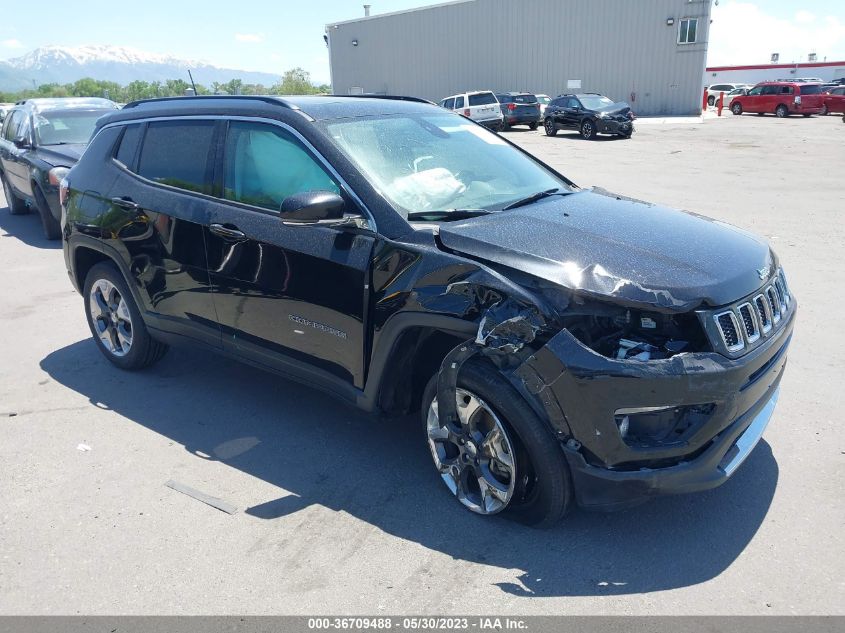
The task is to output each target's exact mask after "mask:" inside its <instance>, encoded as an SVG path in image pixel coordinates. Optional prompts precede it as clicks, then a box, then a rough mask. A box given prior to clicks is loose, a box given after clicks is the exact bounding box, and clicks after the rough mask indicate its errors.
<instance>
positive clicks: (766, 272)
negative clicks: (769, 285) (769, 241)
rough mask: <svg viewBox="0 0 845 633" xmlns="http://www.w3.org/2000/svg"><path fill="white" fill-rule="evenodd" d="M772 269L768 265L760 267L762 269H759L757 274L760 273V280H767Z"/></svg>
mask: <svg viewBox="0 0 845 633" xmlns="http://www.w3.org/2000/svg"><path fill="white" fill-rule="evenodd" d="M771 270H772V269H771V268H769V267H768V266H766V267H765V268H760V269H759V270H758V271H757V274H758V275H759V277H760V280H761V281H765V280H766V278H767V277H768V276H769V273H770V272H771Z"/></svg>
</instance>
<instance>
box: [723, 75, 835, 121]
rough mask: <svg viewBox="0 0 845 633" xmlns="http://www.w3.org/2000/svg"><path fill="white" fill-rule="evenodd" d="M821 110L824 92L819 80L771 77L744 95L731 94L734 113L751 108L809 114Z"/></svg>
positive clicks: (781, 114)
mask: <svg viewBox="0 0 845 633" xmlns="http://www.w3.org/2000/svg"><path fill="white" fill-rule="evenodd" d="M823 111H824V96H823V94H822V91H821V87H820V85H819V84H811V83H800V82H795V81H793V82H786V81H772V82H766V83H761V84H757V85H756V86H754V87H753V88H752V89H751V90H749V91H748V94H747V95H739V96H737V97H734V99H733V101H732V102H731V112H733V113H734V114H736V115H740V114H743V113H745V112H754V113H756V114H758V115H760V116H762V115H764V114H767V113H771V114H775V115H777V116H778V117H787V116H789V115H790V114H803V115H804V116H805V117H808V116H810V115H813V114H821V113H822V112H823Z"/></svg>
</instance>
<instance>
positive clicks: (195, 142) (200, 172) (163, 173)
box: [138, 121, 214, 194]
mask: <svg viewBox="0 0 845 633" xmlns="http://www.w3.org/2000/svg"><path fill="white" fill-rule="evenodd" d="M213 136H214V122H213V121H160V122H156V123H150V124H149V125H148V126H147V133H146V134H145V135H144V144H143V146H142V147H141V159H140V160H139V161H138V174H139V175H141V176H143V177H144V178H147V179H149V180H152V181H154V182H158V183H161V184H163V185H170V186H171V187H178V188H180V189H186V190H188V191H197V192H200V193H206V194H210V193H211V177H210V171H211V169H210V166H211V162H210V160H209V155H210V153H211V140H212V137H213Z"/></svg>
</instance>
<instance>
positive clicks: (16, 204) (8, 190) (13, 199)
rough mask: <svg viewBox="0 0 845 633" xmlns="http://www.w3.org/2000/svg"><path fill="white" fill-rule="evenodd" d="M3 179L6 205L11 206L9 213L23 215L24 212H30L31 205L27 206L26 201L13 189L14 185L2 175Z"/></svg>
mask: <svg viewBox="0 0 845 633" xmlns="http://www.w3.org/2000/svg"><path fill="white" fill-rule="evenodd" d="M2 180H3V195H5V196H6V206H8V207H9V213H11V214H12V215H23V214H24V213H29V207H27V206H26V202H24V201H23V200H21V199H20V198H18V197H17V196H16V195H15V192H14V191H12V187H11V186H9V183H8V182H6V177H5V176H3V177H2Z"/></svg>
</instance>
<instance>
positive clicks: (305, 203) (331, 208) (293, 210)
mask: <svg viewBox="0 0 845 633" xmlns="http://www.w3.org/2000/svg"><path fill="white" fill-rule="evenodd" d="M345 208H346V201H345V200H344V199H343V198H341V197H340V196H339V195H338V194H336V193H333V192H331V191H306V192H305V193H297V194H295V195H292V196H289V197H287V198H285V199H284V200H283V201H282V207H281V209H280V210H279V217H280V218H281V219H282V221H283V222H290V223H291V224H317V223H320V222H322V223H331V222H340V221H342V220H343V212H344V210H345Z"/></svg>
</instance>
